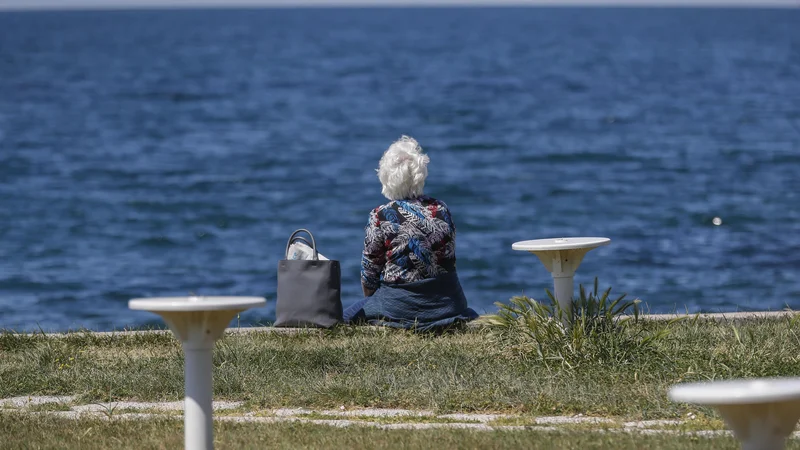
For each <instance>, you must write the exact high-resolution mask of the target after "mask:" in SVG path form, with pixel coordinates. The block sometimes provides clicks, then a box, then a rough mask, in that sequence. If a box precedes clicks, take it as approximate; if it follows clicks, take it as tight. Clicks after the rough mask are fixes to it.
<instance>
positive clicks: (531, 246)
mask: <svg viewBox="0 0 800 450" xmlns="http://www.w3.org/2000/svg"><path fill="white" fill-rule="evenodd" d="M609 242H611V239H609V238H605V237H569V238H555V239H535V240H532V241H521V242H515V243H514V244H512V245H511V248H512V249H514V250H519V251H526V252H531V253H533V254H534V255H536V256H537V257H539V260H540V261H541V262H542V264H544V267H545V268H546V269H547V271H548V272H550V275H552V277H553V288H554V292H553V295H555V297H556V300H557V301H558V305H559V306H560V307H561V311H562V312H563V313H564V314H565V315H566V317H562V320H564V321H565V322H567V321H570V320H572V295H573V293H574V292H575V283H574V277H575V271H576V270H578V266H580V265H581V261H583V257H584V256H585V255H586V253H587V252H588V251H589V250H591V249H593V248H597V247H600V246H602V245H608V243H609Z"/></svg>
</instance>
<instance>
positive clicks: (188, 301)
mask: <svg viewBox="0 0 800 450" xmlns="http://www.w3.org/2000/svg"><path fill="white" fill-rule="evenodd" d="M266 302H267V300H266V299H265V298H264V297H230V296H229V297H213V296H211V297H206V296H189V297H153V298H134V299H133V300H130V301H129V302H128V308H130V309H135V310H140V311H187V312H188V311H231V310H245V309H249V308H254V307H257V306H263V305H264V304H265V303H266Z"/></svg>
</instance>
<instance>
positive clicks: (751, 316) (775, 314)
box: [0, 311, 798, 337]
mask: <svg viewBox="0 0 800 450" xmlns="http://www.w3.org/2000/svg"><path fill="white" fill-rule="evenodd" d="M797 314H798V312H796V311H741V312H727V313H697V314H686V313H680V314H678V313H674V314H640V315H639V319H640V320H661V321H666V320H672V319H686V320H692V319H694V318H695V317H697V318H698V320H714V321H719V322H725V321H730V322H741V321H745V320H764V319H766V320H779V319H786V318H792V317H794V316H796V315H797ZM629 317H631V318H632V317H633V316H629ZM466 327H467V329H471V330H475V329H479V328H481V327H482V325H481V324H480V323H477V322H470V323H468V324H467V326H466ZM358 329H359V331H368V332H391V331H394V329H393V328H388V327H377V326H361V327H358ZM0 331H2V330H0ZM326 331H327V330H325V329H323V328H283V327H281V328H278V327H270V326H264V327H240V328H228V329H227V330H225V333H226V334H240V333H267V334H280V335H297V334H324V333H325V332H326ZM86 333H89V334H92V335H93V336H135V335H147V334H154V333H155V334H171V331H170V330H121V331H86V330H76V331H66V332H62V333H45V334H44V335H45V336H48V337H65V336H69V335H75V334H86ZM19 334H24V335H28V336H33V335H37V334H38V335H41V334H42V333H19Z"/></svg>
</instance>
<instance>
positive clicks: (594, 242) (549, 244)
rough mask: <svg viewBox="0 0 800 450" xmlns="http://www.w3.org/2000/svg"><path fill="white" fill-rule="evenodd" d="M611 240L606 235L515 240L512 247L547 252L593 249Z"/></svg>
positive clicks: (527, 250)
mask: <svg viewBox="0 0 800 450" xmlns="http://www.w3.org/2000/svg"><path fill="white" fill-rule="evenodd" d="M609 242H611V239H609V238H605V237H566V238H550V239H534V240H532V241H520V242H514V243H513V244H512V245H511V248H512V249H514V250H521V251H526V252H546V251H552V250H572V249H577V248H587V249H591V248H595V247H600V246H602V245H608V243H609Z"/></svg>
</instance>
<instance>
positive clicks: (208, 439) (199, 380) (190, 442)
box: [183, 347, 214, 450]
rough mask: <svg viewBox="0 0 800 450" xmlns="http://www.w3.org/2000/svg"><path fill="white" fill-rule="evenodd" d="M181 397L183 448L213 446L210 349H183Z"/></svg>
mask: <svg viewBox="0 0 800 450" xmlns="http://www.w3.org/2000/svg"><path fill="white" fill-rule="evenodd" d="M183 352H184V355H185V358H186V364H185V368H184V372H183V373H184V377H185V380H186V381H185V398H184V401H183V403H184V411H183V428H184V437H185V439H186V441H185V445H186V448H187V449H197V450H211V449H213V448H214V422H213V404H212V400H211V393H212V392H213V384H212V378H211V377H212V364H211V359H212V349H211V348H198V349H190V348H185V347H184V349H183Z"/></svg>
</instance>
